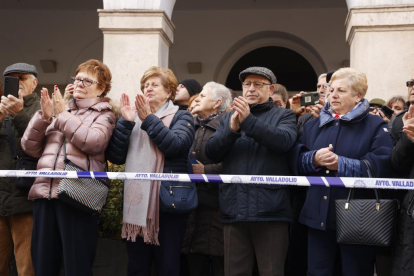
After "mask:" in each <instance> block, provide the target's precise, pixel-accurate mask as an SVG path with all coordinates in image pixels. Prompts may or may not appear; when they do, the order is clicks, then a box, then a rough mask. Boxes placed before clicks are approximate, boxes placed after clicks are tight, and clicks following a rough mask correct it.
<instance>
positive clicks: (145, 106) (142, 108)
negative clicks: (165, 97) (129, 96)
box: [135, 94, 152, 121]
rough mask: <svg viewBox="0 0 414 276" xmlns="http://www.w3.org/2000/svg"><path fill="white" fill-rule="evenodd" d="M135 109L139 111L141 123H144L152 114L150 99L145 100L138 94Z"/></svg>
mask: <svg viewBox="0 0 414 276" xmlns="http://www.w3.org/2000/svg"><path fill="white" fill-rule="evenodd" d="M135 108H136V109H137V114H138V117H139V119H140V120H141V121H144V120H145V118H147V117H148V115H150V114H152V112H151V107H150V105H149V101H148V98H145V96H144V95H142V94H138V95H137V96H136V97H135Z"/></svg>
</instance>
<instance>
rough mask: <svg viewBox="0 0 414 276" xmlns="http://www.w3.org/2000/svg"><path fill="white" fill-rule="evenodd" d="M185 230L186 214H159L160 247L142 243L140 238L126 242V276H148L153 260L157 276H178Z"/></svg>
mask: <svg viewBox="0 0 414 276" xmlns="http://www.w3.org/2000/svg"><path fill="white" fill-rule="evenodd" d="M186 229H187V214H169V213H163V212H160V231H159V233H158V240H159V242H160V245H159V246H158V245H151V244H146V243H144V239H143V238H142V237H137V239H136V241H135V242H132V241H127V243H126V245H127V250H128V257H129V259H128V276H150V275H151V266H152V261H153V260H155V262H156V265H157V271H158V275H159V276H180V275H181V274H180V257H181V246H182V244H183V241H184V235H185V231H186Z"/></svg>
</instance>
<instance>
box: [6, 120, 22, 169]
mask: <svg viewBox="0 0 414 276" xmlns="http://www.w3.org/2000/svg"><path fill="white" fill-rule="evenodd" d="M4 124H5V125H6V129H7V140H8V141H9V147H10V153H11V155H12V156H13V160H14V161H17V159H19V157H18V156H17V153H16V144H15V143H14V137H13V131H12V128H11V125H10V115H7V117H6V119H4Z"/></svg>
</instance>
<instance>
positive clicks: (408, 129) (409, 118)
mask: <svg viewBox="0 0 414 276" xmlns="http://www.w3.org/2000/svg"><path fill="white" fill-rule="evenodd" d="M402 119H403V123H404V126H403V132H404V133H405V134H406V135H407V137H408V139H410V140H411V141H412V142H414V105H410V108H409V109H408V111H407V112H406V113H405V114H404V116H403V118H402Z"/></svg>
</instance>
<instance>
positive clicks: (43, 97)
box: [40, 87, 53, 121]
mask: <svg viewBox="0 0 414 276" xmlns="http://www.w3.org/2000/svg"><path fill="white" fill-rule="evenodd" d="M40 106H41V107H42V117H43V120H46V121H49V120H50V118H52V116H53V103H52V100H51V99H50V97H49V91H48V90H47V88H44V87H43V88H42V90H40Z"/></svg>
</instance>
